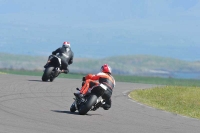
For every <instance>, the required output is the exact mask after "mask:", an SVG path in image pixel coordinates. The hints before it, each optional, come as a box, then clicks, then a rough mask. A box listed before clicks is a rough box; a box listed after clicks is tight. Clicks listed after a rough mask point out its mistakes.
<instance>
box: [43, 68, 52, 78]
mask: <svg viewBox="0 0 200 133" xmlns="http://www.w3.org/2000/svg"><path fill="white" fill-rule="evenodd" d="M53 69H54V67H47V68H46V69H45V70H44V73H43V75H42V81H48V80H49V79H50V75H51V72H52V71H53Z"/></svg>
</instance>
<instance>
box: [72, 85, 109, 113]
mask: <svg viewBox="0 0 200 133" xmlns="http://www.w3.org/2000/svg"><path fill="white" fill-rule="evenodd" d="M77 90H78V91H80V90H79V89H78V88H77ZM105 90H107V87H106V86H105V85H103V84H100V85H99V86H97V87H95V88H94V89H92V91H91V92H90V93H87V94H86V95H85V96H84V97H83V98H80V97H78V96H77V95H76V93H74V95H75V98H74V102H73V104H72V105H71V107H70V111H71V112H75V111H76V110H77V111H78V112H79V114H80V115H85V114H87V112H88V111H90V110H91V111H95V110H97V109H98V108H99V107H101V106H102V105H103V104H105V101H104V99H101V98H100V97H101V96H102V95H103V94H104V92H105Z"/></svg>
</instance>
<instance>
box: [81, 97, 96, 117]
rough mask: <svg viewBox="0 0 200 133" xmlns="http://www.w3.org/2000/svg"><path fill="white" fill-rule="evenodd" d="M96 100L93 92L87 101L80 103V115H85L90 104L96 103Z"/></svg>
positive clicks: (90, 106)
mask: <svg viewBox="0 0 200 133" xmlns="http://www.w3.org/2000/svg"><path fill="white" fill-rule="evenodd" d="M96 101H97V96H96V95H94V94H91V95H90V96H89V97H88V98H87V101H86V102H85V103H84V104H82V105H81V106H80V107H79V109H78V111H79V114H80V115H85V114H87V112H88V111H89V110H90V109H91V108H92V106H93V105H94V104H95V103H96Z"/></svg>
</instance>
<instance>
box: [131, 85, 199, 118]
mask: <svg viewBox="0 0 200 133" xmlns="http://www.w3.org/2000/svg"><path fill="white" fill-rule="evenodd" d="M130 96H131V97H132V98H133V99H134V100H136V101H138V102H141V103H144V104H146V105H149V106H152V107H155V108H158V109H161V110H166V111H169V112H173V113H176V114H181V115H184V116H188V117H193V118H198V119H200V87H186V86H165V87H156V88H152V89H145V90H135V91H132V92H131V93H130Z"/></svg>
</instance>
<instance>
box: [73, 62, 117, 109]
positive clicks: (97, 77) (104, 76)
mask: <svg viewBox="0 0 200 133" xmlns="http://www.w3.org/2000/svg"><path fill="white" fill-rule="evenodd" d="M100 71H101V72H99V73H97V74H88V75H86V76H85V77H83V81H84V82H85V83H84V84H82V88H81V90H80V93H74V95H75V96H77V97H79V98H81V99H83V97H84V95H86V94H87V93H88V92H91V91H92V90H93V89H95V87H97V86H100V84H103V85H105V86H106V87H107V90H106V91H105V92H104V94H103V95H102V99H104V100H105V104H103V105H102V107H103V109H104V110H108V109H109V108H111V96H112V91H113V88H114V87H115V79H114V78H113V76H112V75H111V73H112V69H111V67H110V66H109V65H107V64H104V65H103V66H102V67H101V69H100Z"/></svg>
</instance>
